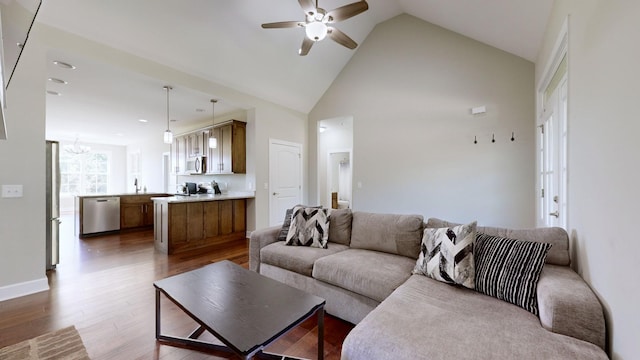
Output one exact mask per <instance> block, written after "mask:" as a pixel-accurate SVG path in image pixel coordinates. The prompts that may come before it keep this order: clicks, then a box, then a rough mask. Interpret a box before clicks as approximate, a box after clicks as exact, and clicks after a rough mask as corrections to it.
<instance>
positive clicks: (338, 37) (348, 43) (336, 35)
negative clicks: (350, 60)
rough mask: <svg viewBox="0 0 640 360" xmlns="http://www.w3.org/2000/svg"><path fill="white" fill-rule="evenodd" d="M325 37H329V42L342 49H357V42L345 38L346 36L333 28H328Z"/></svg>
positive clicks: (347, 37)
mask: <svg viewBox="0 0 640 360" xmlns="http://www.w3.org/2000/svg"><path fill="white" fill-rule="evenodd" d="M327 36H328V37H330V38H331V40H333V41H335V42H337V43H338V44H340V45H342V46H344V47H348V48H349V49H355V48H356V47H358V43H357V42H355V41H353V39H352V38H350V37H349V36H347V34H345V33H343V32H342V31H340V30H338V29H336V28H334V27H329V28H328V32H327Z"/></svg>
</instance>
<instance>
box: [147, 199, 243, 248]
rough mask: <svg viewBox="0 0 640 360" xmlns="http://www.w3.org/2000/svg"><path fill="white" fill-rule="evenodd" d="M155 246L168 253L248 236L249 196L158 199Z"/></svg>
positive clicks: (156, 204) (238, 239) (155, 203)
mask: <svg viewBox="0 0 640 360" xmlns="http://www.w3.org/2000/svg"><path fill="white" fill-rule="evenodd" d="M154 206H155V218H156V222H155V226H154V242H155V247H156V249H158V250H159V251H160V252H163V253H165V254H175V253H180V252H184V251H189V250H194V249H201V248H206V247H213V246H216V245H219V244H222V243H226V242H230V241H240V240H245V239H246V236H247V235H246V199H230V200H215V201H186V202H177V203H172V202H166V201H155V202H154Z"/></svg>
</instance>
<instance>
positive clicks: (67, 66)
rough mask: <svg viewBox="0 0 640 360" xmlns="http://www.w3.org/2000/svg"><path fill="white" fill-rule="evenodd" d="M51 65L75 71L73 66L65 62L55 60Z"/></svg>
mask: <svg viewBox="0 0 640 360" xmlns="http://www.w3.org/2000/svg"><path fill="white" fill-rule="evenodd" d="M53 63H54V64H56V65H58V66H60V67H61V68H63V69H75V68H76V67H75V66H73V65H71V64H69V63H66V62H63V61H59V60H56V61H54V62H53Z"/></svg>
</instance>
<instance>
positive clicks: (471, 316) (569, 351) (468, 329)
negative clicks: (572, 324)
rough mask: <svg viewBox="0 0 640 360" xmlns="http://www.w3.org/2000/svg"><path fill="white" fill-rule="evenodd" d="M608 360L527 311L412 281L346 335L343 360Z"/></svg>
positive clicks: (418, 279) (439, 284) (425, 281)
mask: <svg viewBox="0 0 640 360" xmlns="http://www.w3.org/2000/svg"><path fill="white" fill-rule="evenodd" d="M388 359H394V360H405V359H411V360H432V359H460V360H475V359H519V360H520V359H524V360H529V359H603V360H604V359H607V355H606V353H605V352H604V351H602V349H600V348H599V347H598V346H596V345H594V344H591V343H588V342H585V341H582V340H578V339H575V338H572V337H568V336H563V335H559V334H555V333H552V332H550V331H547V330H545V329H544V328H543V327H542V326H540V320H539V319H538V318H537V317H536V316H535V315H533V314H531V313H530V312H528V311H525V310H523V309H521V308H519V307H517V306H514V305H512V304H509V303H507V302H504V301H499V300H497V299H495V298H492V297H489V296H486V295H483V294H481V293H478V292H475V291H473V290H469V289H466V288H464V287H460V286H451V285H448V284H445V283H442V282H439V281H436V280H433V279H431V278H428V277H426V276H420V275H413V276H411V278H409V279H408V280H407V281H406V282H405V283H404V284H402V285H401V286H400V287H398V289H396V291H394V292H393V293H392V294H391V295H390V296H389V297H388V298H387V299H386V300H385V301H383V302H382V303H381V304H380V305H378V307H376V308H375V309H373V311H371V312H370V313H369V315H367V316H366V317H365V318H364V319H363V320H362V321H361V322H360V323H359V324H358V325H357V326H356V327H355V328H353V329H352V330H351V332H350V333H349V335H347V337H346V339H345V340H344V343H343V345H342V360H388Z"/></svg>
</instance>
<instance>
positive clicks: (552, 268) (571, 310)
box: [537, 264, 606, 350]
mask: <svg viewBox="0 0 640 360" xmlns="http://www.w3.org/2000/svg"><path fill="white" fill-rule="evenodd" d="M537 292H538V308H539V310H540V322H541V323H542V326H543V327H544V328H545V329H547V330H549V331H552V332H554V333H558V334H563V335H567V336H571V337H574V338H577V339H580V340H584V341H588V342H590V343H592V344H595V345H597V346H599V347H600V348H602V349H603V350H604V347H605V336H606V325H605V320H604V313H603V309H602V305H601V304H600V301H599V300H598V298H597V297H596V295H595V294H594V293H593V291H592V290H591V288H589V285H587V283H586V282H585V281H584V280H583V279H582V278H581V277H580V276H579V275H578V274H577V273H576V272H574V271H573V270H572V269H571V268H570V267H568V266H558V265H550V264H545V266H544V268H543V270H542V273H541V274H540V280H539V281H538V288H537Z"/></svg>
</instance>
